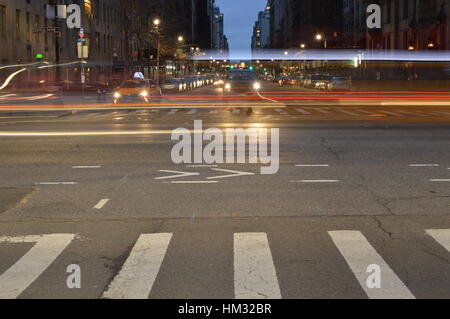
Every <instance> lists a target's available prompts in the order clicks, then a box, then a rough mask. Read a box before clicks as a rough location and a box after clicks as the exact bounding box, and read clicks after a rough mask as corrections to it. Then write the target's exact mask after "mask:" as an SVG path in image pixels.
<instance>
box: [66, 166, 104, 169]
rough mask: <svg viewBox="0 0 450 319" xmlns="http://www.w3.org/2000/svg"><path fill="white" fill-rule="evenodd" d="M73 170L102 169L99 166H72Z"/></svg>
mask: <svg viewBox="0 0 450 319" xmlns="http://www.w3.org/2000/svg"><path fill="white" fill-rule="evenodd" d="M72 168H73V169H94V168H102V167H101V166H72Z"/></svg>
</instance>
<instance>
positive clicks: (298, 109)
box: [295, 107, 312, 115]
mask: <svg viewBox="0 0 450 319" xmlns="http://www.w3.org/2000/svg"><path fill="white" fill-rule="evenodd" d="M295 110H296V111H297V112H298V113H301V114H303V115H312V113H310V112H308V111H305V110H304V109H302V108H300V107H297V108H296V109H295Z"/></svg>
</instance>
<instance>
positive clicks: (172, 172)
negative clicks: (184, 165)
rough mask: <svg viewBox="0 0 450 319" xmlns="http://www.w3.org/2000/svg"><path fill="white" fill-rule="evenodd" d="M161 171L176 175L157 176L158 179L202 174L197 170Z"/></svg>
mask: <svg viewBox="0 0 450 319" xmlns="http://www.w3.org/2000/svg"><path fill="white" fill-rule="evenodd" d="M159 172H161V173H169V174H176V175H171V176H161V177H155V179H156V180H162V179H172V178H183V177H190V176H198V175H200V173H196V172H180V171H171V170H159Z"/></svg>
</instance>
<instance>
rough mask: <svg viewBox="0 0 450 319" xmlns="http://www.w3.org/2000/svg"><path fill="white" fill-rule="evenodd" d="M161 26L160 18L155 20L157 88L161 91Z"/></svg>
mask: <svg viewBox="0 0 450 319" xmlns="http://www.w3.org/2000/svg"><path fill="white" fill-rule="evenodd" d="M160 24H161V20H159V19H158V18H156V19H154V20H153V26H154V27H155V31H156V35H157V49H156V50H157V52H156V88H157V89H158V90H160V86H159V84H160V80H159V78H160V74H159V69H160V59H161V58H160V52H161V34H160V30H159V25H160Z"/></svg>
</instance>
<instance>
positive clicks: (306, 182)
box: [291, 179, 341, 184]
mask: <svg viewBox="0 0 450 319" xmlns="http://www.w3.org/2000/svg"><path fill="white" fill-rule="evenodd" d="M340 182H341V181H340V180H338V179H317V180H316V179H304V180H298V181H291V183H305V184H314V183H330V184H331V183H340Z"/></svg>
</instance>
